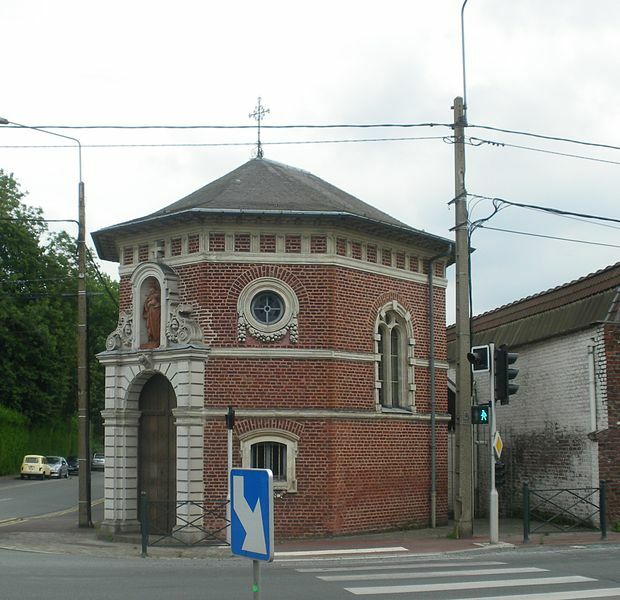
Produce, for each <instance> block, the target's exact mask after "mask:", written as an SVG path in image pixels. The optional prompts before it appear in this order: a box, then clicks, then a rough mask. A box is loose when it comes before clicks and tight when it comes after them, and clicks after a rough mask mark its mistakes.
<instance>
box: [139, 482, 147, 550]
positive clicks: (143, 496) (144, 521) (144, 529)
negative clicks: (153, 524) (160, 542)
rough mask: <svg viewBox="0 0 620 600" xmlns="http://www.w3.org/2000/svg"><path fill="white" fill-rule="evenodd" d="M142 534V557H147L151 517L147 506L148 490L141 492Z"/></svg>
mask: <svg viewBox="0 0 620 600" xmlns="http://www.w3.org/2000/svg"><path fill="white" fill-rule="evenodd" d="M140 534H141V537H142V558H146V557H147V552H146V549H147V546H148V545H149V517H148V511H147V508H146V492H140Z"/></svg>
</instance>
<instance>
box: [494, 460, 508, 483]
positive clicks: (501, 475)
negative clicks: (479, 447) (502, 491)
mask: <svg viewBox="0 0 620 600" xmlns="http://www.w3.org/2000/svg"><path fill="white" fill-rule="evenodd" d="M504 483H506V465H505V464H504V463H503V462H502V461H501V460H497V461H495V487H496V488H497V487H501V486H502V485H504Z"/></svg>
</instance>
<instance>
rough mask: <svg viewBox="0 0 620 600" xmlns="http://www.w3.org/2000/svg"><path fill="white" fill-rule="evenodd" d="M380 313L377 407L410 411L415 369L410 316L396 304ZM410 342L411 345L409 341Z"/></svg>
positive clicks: (378, 327) (378, 324) (377, 349)
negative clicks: (411, 347) (412, 356)
mask: <svg viewBox="0 0 620 600" xmlns="http://www.w3.org/2000/svg"><path fill="white" fill-rule="evenodd" d="M390 306H393V307H394V308H390V307H386V309H384V310H382V311H381V313H380V314H379V318H378V320H377V330H376V333H375V342H376V345H375V348H376V357H377V359H376V360H377V365H376V380H377V381H376V389H377V404H378V405H379V406H380V407H389V408H404V409H411V408H412V406H413V387H414V386H413V370H412V368H411V365H410V362H411V361H410V346H411V345H412V343H413V338H412V337H411V327H410V320H409V319H408V313H406V312H405V311H404V310H402V309H401V308H400V307H398V306H397V305H396V303H393V304H392V305H390ZM410 340H411V342H410Z"/></svg>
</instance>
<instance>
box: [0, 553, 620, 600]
mask: <svg viewBox="0 0 620 600" xmlns="http://www.w3.org/2000/svg"><path fill="white" fill-rule="evenodd" d="M0 564H1V565H2V569H1V570H0V597H1V598H2V599H3V600H29V599H32V600H35V599H36V600H42V599H44V600H65V599H66V598H69V597H73V596H75V597H77V598H80V600H116V599H119V600H120V599H123V600H126V599H128V598H129V599H131V600H170V599H171V598H174V599H181V600H243V599H245V598H247V599H248V600H249V599H250V598H252V597H253V596H252V591H251V586H252V561H250V560H246V559H243V558H238V557H231V558H225V559H222V558H219V559H214V558H210V559H202V560H197V559H175V558H165V559H164V558H157V559H152V558H146V559H143V558H139V557H129V558H127V557H126V558H122V559H120V558H102V557H94V556H86V555H83V556H67V555H62V554H51V553H45V554H37V553H29V552H14V551H8V550H0ZM619 564H620V548H618V547H615V546H614V547H612V546H606V547H605V548H601V547H591V548H585V549H562V550H557V549H551V548H545V549H544V550H540V551H529V550H526V549H520V550H518V551H504V552H492V553H489V552H484V553H482V552H481V553H477V552H476V553H474V554H469V553H468V555H467V556H464V555H462V554H460V555H458V556H456V555H453V556H448V555H438V556H434V557H428V556H426V557H412V558H408V559H386V558H382V559H378V558H375V559H373V560H372V561H371V560H369V559H365V560H361V559H351V558H350V557H347V558H342V559H340V560H334V559H329V560H317V559H314V560H307V561H300V560H295V561H291V562H288V561H278V560H276V562H274V563H271V564H264V565H262V567H261V571H262V590H261V593H262V596H261V600H317V599H320V600H345V599H348V600H353V598H356V597H360V596H361V597H365V598H370V599H375V600H407V599H408V600H413V599H415V600H454V599H456V598H463V599H469V600H472V599H483V598H484V599H485V600H500V599H501V600H504V599H505V600H516V599H517V598H518V599H519V600H576V599H580V598H620V581H619V578H620V570H619V569H618V565H619Z"/></svg>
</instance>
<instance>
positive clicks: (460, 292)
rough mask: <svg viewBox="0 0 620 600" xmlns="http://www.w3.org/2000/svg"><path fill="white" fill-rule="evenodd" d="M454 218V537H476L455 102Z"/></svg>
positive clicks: (461, 112) (460, 128)
mask: <svg viewBox="0 0 620 600" xmlns="http://www.w3.org/2000/svg"><path fill="white" fill-rule="evenodd" d="M452 108H453V110H454V180H455V181H454V187H455V193H454V207H455V210H454V214H455V227H454V232H455V245H456V426H455V432H456V501H455V505H454V521H455V534H456V536H457V537H459V538H468V537H471V536H472V535H473V532H474V531H473V530H474V523H473V434H472V425H471V367H470V364H469V361H468V360H467V353H468V352H469V351H470V348H471V340H470V327H469V318H470V306H469V288H470V277H469V231H468V220H469V217H468V214H467V191H466V189H465V126H466V125H467V123H466V117H465V107H464V104H463V98H461V97H458V98H455V99H454V106H453V107H452Z"/></svg>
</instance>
